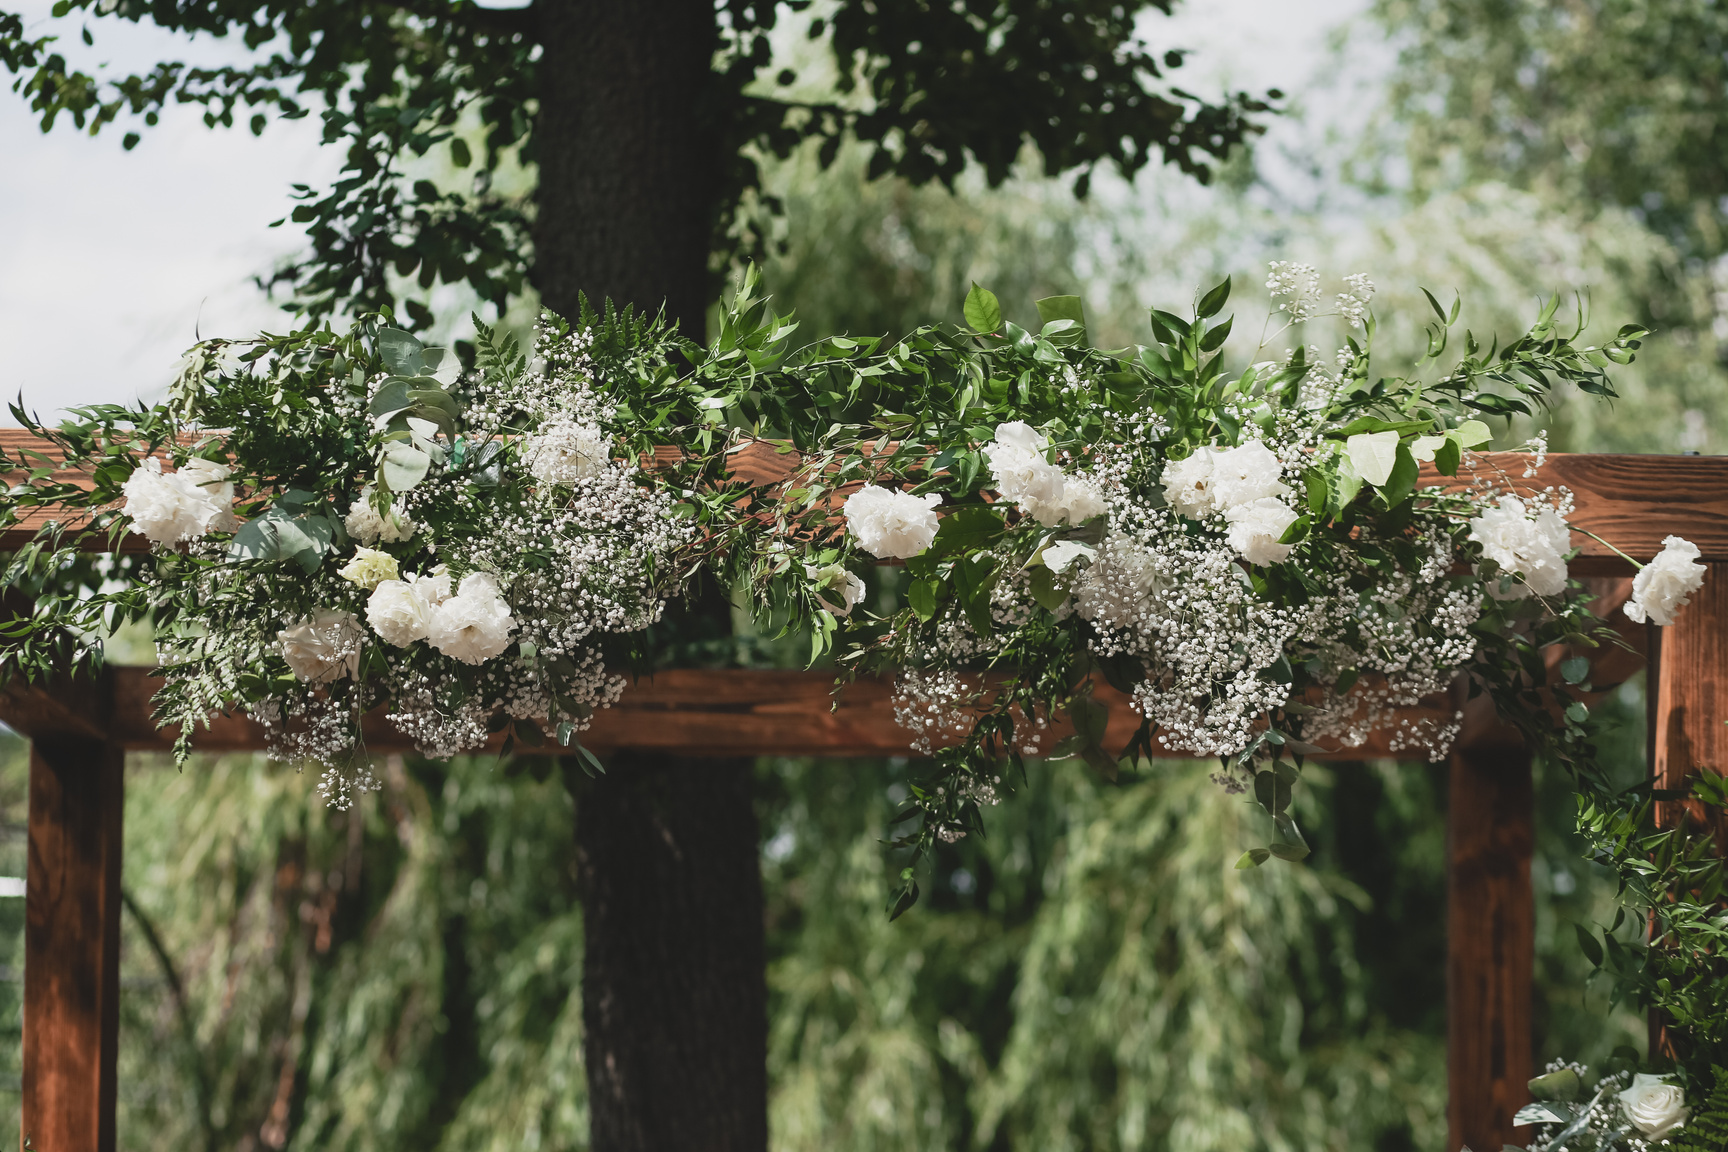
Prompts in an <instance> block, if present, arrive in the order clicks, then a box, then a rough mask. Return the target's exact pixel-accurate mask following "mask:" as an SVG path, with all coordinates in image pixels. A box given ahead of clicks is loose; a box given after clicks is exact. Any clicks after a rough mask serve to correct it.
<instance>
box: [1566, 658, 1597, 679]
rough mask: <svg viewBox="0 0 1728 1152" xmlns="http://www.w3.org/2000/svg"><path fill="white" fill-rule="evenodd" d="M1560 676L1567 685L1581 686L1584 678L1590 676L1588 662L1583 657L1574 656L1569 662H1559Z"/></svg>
mask: <svg viewBox="0 0 1728 1152" xmlns="http://www.w3.org/2000/svg"><path fill="white" fill-rule="evenodd" d="M1560 675H1561V676H1562V677H1564V678H1565V680H1566V683H1568V684H1582V683H1584V678H1585V677H1586V676H1588V675H1590V661H1589V660H1588V659H1587V658H1586V657H1583V656H1574V657H1572V658H1571V659H1570V660H1562V661H1560Z"/></svg>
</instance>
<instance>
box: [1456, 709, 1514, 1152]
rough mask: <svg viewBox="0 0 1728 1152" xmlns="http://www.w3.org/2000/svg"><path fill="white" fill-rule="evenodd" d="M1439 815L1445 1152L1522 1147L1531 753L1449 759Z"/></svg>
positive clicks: (1507, 750) (1495, 748)
mask: <svg viewBox="0 0 1728 1152" xmlns="http://www.w3.org/2000/svg"><path fill="white" fill-rule="evenodd" d="M1450 767H1451V773H1450V781H1451V783H1450V790H1449V791H1450V798H1449V801H1448V806H1447V817H1446V868H1447V885H1446V1021H1447V1022H1446V1075H1447V1106H1446V1120H1447V1130H1448V1136H1447V1142H1446V1147H1447V1149H1448V1152H1457V1150H1458V1149H1459V1148H1461V1147H1466V1146H1467V1147H1470V1148H1476V1149H1488V1148H1500V1147H1502V1146H1504V1145H1506V1144H1518V1145H1522V1144H1523V1143H1524V1141H1523V1140H1522V1139H1521V1138H1520V1135H1519V1133H1520V1132H1521V1131H1524V1130H1519V1129H1514V1128H1513V1127H1512V1115H1513V1113H1514V1112H1516V1111H1517V1110H1518V1108H1519V1107H1520V1106H1521V1105H1523V1104H1525V1103H1527V1102H1528V1100H1529V1094H1528V1092H1527V1091H1526V1089H1525V1082H1526V1081H1527V1080H1529V1079H1530V1072H1531V1062H1532V1052H1531V1048H1532V1037H1531V1031H1530V1020H1531V1016H1530V1001H1531V981H1532V977H1533V973H1534V968H1535V962H1536V937H1535V916H1536V909H1535V898H1534V895H1533V894H1532V892H1531V888H1530V857H1531V852H1532V849H1533V845H1534V840H1535V836H1534V830H1533V799H1532V788H1531V779H1530V754H1529V752H1527V751H1526V750H1525V749H1523V748H1522V747H1518V746H1506V745H1504V744H1501V745H1495V744H1492V743H1491V744H1489V745H1488V746H1475V747H1472V746H1469V745H1465V744H1460V746H1459V747H1458V748H1457V749H1455V750H1454V751H1453V754H1452V759H1451V765H1450Z"/></svg>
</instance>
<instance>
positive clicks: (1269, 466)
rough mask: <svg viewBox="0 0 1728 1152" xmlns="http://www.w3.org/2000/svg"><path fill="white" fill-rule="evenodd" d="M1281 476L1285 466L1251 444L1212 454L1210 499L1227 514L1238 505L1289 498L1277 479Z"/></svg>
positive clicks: (1267, 450) (1263, 447) (1260, 445)
mask: <svg viewBox="0 0 1728 1152" xmlns="http://www.w3.org/2000/svg"><path fill="white" fill-rule="evenodd" d="M1283 474H1284V466H1283V465H1282V464H1280V463H1279V462H1278V457H1276V456H1274V455H1273V454H1272V450H1271V449H1270V448H1268V447H1266V445H1265V444H1263V443H1262V442H1260V441H1259V440H1250V441H1248V443H1246V444H1244V445H1242V446H1241V447H1240V448H1226V449H1225V450H1224V451H1222V452H1215V453H1213V455H1212V497H1213V499H1214V500H1215V501H1216V504H1217V507H1218V508H1220V509H1222V510H1223V511H1226V512H1228V511H1229V510H1230V509H1232V508H1234V507H1236V506H1237V505H1239V504H1252V503H1254V502H1255V501H1256V500H1266V499H1269V498H1271V497H1281V496H1288V495H1289V494H1290V489H1289V488H1287V487H1285V486H1284V484H1283V483H1282V482H1281V481H1280V479H1279V477H1281V476H1282V475H1283Z"/></svg>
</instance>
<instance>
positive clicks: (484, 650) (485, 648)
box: [426, 572, 516, 664]
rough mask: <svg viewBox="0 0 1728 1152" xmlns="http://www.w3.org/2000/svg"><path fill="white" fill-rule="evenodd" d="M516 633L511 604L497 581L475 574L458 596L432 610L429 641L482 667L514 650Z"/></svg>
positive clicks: (488, 574) (470, 575) (452, 654)
mask: <svg viewBox="0 0 1728 1152" xmlns="http://www.w3.org/2000/svg"><path fill="white" fill-rule="evenodd" d="M446 579H448V577H446ZM515 630H516V621H514V620H512V619H511V618H510V605H509V604H507V603H505V602H504V598H503V597H502V596H500V595H499V594H498V580H497V578H496V577H494V576H493V575H492V574H491V573H490V572H471V573H469V574H468V575H467V576H464V577H463V578H462V584H461V586H460V587H459V588H458V589H457V591H456V595H454V596H452V597H450V598H449V599H448V600H445V601H444V602H443V603H442V604H439V605H438V606H437V607H435V608H434V609H433V610H432V620H431V622H430V623H429V624H428V625H427V628H426V640H427V642H428V643H430V644H431V645H432V647H434V648H436V649H438V651H440V652H442V653H444V655H446V656H449V657H451V658H453V659H456V660H460V661H462V662H463V663H464V664H482V663H485V662H486V661H487V660H490V659H492V657H494V656H497V655H498V654H499V653H501V652H503V651H504V649H506V648H508V647H510V633H512V632H514V631H515Z"/></svg>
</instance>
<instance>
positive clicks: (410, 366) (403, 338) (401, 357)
mask: <svg viewBox="0 0 1728 1152" xmlns="http://www.w3.org/2000/svg"><path fill="white" fill-rule="evenodd" d="M424 347H425V345H424V344H422V343H421V342H420V340H419V339H418V338H417V337H416V336H414V335H413V334H412V333H409V332H404V331H402V330H401V329H399V328H380V329H379V330H378V355H379V357H380V358H381V359H382V360H383V361H384V367H385V368H386V369H387V370H389V372H390V374H391V375H393V376H417V375H419V374H420V350H421V349H422V348H424Z"/></svg>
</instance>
